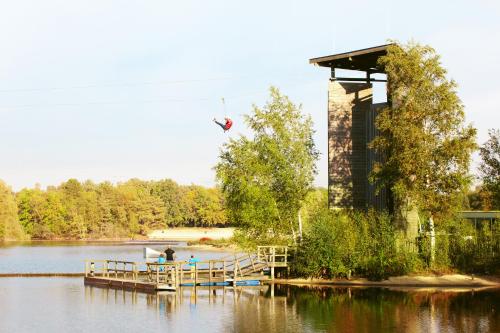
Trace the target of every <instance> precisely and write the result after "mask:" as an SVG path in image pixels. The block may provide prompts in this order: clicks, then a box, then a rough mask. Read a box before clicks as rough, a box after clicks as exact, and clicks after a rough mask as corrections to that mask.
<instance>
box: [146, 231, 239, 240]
mask: <svg viewBox="0 0 500 333" xmlns="http://www.w3.org/2000/svg"><path fill="white" fill-rule="evenodd" d="M233 233H234V228H169V229H163V230H153V231H152V232H150V233H149V234H148V238H149V239H150V240H161V239H168V240H177V241H197V240H200V239H201V238H210V239H214V240H215V239H229V238H231V237H233Z"/></svg>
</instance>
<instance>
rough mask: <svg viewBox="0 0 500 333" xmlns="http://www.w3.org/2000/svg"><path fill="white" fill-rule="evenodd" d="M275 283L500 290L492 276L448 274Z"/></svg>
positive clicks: (299, 280)
mask: <svg viewBox="0 0 500 333" xmlns="http://www.w3.org/2000/svg"><path fill="white" fill-rule="evenodd" d="M275 282H277V283H286V284H296V285H307V284H314V285H339V286H340V285H343V286H387V287H393V286H404V287H496V288H500V278H498V277H492V276H479V277H477V276H476V277H473V276H471V275H462V274H448V275H440V276H437V275H436V276H397V277H390V278H389V279H387V280H383V281H369V280H367V279H361V278H357V279H351V280H344V279H339V280H324V279H276V280H275Z"/></svg>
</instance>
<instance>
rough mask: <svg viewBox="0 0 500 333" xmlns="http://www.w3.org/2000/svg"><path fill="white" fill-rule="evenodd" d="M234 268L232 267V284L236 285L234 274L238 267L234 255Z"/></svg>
mask: <svg viewBox="0 0 500 333" xmlns="http://www.w3.org/2000/svg"><path fill="white" fill-rule="evenodd" d="M234 259H235V260H234V268H233V271H234V272H233V286H236V274H237V273H238V271H237V269H238V267H237V266H236V265H238V261H236V257H235V258H234Z"/></svg>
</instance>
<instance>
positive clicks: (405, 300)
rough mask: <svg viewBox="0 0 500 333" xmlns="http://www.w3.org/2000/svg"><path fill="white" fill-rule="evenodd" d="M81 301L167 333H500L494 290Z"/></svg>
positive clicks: (202, 294)
mask: <svg viewBox="0 0 500 333" xmlns="http://www.w3.org/2000/svg"><path fill="white" fill-rule="evenodd" d="M85 299H86V301H87V302H90V303H93V302H98V303H101V302H105V303H112V304H122V305H127V304H128V305H131V306H138V307H145V308H147V309H148V311H153V312H154V313H155V314H156V317H157V318H158V319H159V320H160V321H162V320H164V321H166V322H167V323H168V327H169V328H172V329H173V331H176V329H177V330H179V331H185V330H187V329H188V328H189V329H193V328H196V327H198V328H203V331H222V332H444V331H453V332H500V316H499V314H498V309H499V303H500V291H499V290H482V291H474V290H458V289H456V290H455V289H453V290H433V289H429V290H422V289H413V290H412V289H409V290H408V289H406V290H388V289H381V288H338V287H314V286H301V287H299V286H285V285H269V286H260V287H236V288H232V287H196V288H195V287H185V288H181V289H180V290H178V291H177V292H164V293H156V294H143V293H138V292H135V291H125V290H117V289H107V288H99V287H95V286H86V287H85ZM186 322H187V323H186Z"/></svg>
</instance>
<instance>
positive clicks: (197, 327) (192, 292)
mask: <svg viewBox="0 0 500 333" xmlns="http://www.w3.org/2000/svg"><path fill="white" fill-rule="evenodd" d="M151 247H156V248H161V246H151ZM173 248H174V249H175V250H176V251H177V252H178V253H179V254H182V255H184V254H185V255H186V256H187V255H189V254H190V253H191V252H194V254H195V255H197V256H199V257H202V258H209V257H217V256H220V255H221V252H217V251H201V250H197V251H194V250H190V249H189V248H186V247H185V246H179V247H177V246H174V247H173ZM137 252H139V253H137ZM141 252H142V245H137V244H113V245H97V244H86V245H85V244H80V245H75V244H73V243H71V244H69V245H64V244H62V243H59V244H57V245H55V246H47V244H45V245H40V244H38V245H36V246H29V245H26V244H24V245H23V246H9V247H0V268H1V269H2V271H1V272H4V273H7V272H9V271H8V270H11V269H15V270H16V271H17V270H19V269H21V268H23V266H22V265H18V264H17V262H18V261H19V262H21V263H25V264H26V263H30V264H31V263H33V262H40V263H39V264H38V265H37V266H36V267H37V270H38V271H39V272H42V271H46V270H47V268H50V269H51V270H53V271H54V272H66V271H68V270H70V271H73V272H80V271H81V270H82V267H83V263H82V262H78V261H80V260H83V259H84V258H89V257H90V258H93V257H95V258H108V257H109V256H110V255H112V256H121V255H124V256H127V255H128V256H130V257H126V258H127V259H135V260H142V259H141V256H142V253H141ZM44 254H45V255H47V256H51V258H44ZM89 254H90V255H89ZM68 257H69V258H68ZM117 258H118V257H117ZM75 261H76V262H77V263H76V264H75V263H74V262H75ZM6 263H7V264H6ZM10 272H14V271H10ZM499 305H500V290H498V289H489V290H488V289H486V290H477V289H476V290H472V289H411V288H410V289H387V288H339V287H316V286H287V285H265V286H260V287H237V288H232V287H226V288H223V287H216V288H208V287H197V288H192V287H184V288H181V289H180V290H178V291H177V292H161V293H155V294H146V293H141V292H133V291H124V290H118V289H109V288H99V287H92V286H84V285H83V278H62V277H57V278H0V332H67V331H71V332H88V331H93V332H138V331H143V332H160V331H161V332H257V333H258V332H500V314H499V311H500V306H499Z"/></svg>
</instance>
